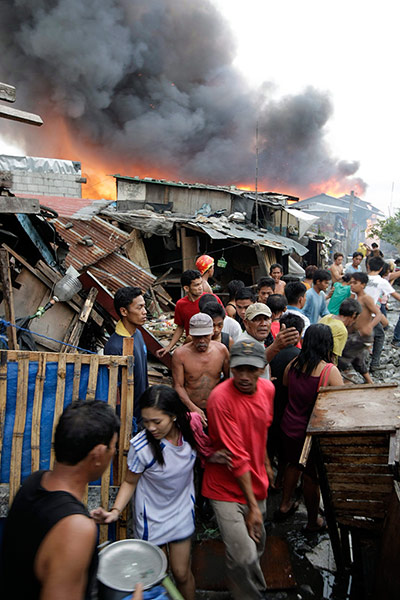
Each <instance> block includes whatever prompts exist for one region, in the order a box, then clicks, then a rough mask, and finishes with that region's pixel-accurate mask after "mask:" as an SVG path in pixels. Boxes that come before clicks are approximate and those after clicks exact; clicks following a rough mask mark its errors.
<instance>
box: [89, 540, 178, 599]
mask: <svg viewBox="0 0 400 600" xmlns="http://www.w3.org/2000/svg"><path fill="white" fill-rule="evenodd" d="M166 570H167V558H166V556H165V554H164V552H163V551H162V550H160V548H158V546H154V545H153V544H150V542H145V541H144V540H120V541H119V542H113V543H112V544H110V545H109V546H106V547H105V548H104V549H103V550H102V551H101V552H100V553H99V568H98V571H97V578H98V580H99V581H100V582H101V583H102V584H103V585H106V586H107V587H109V588H112V589H114V590H118V591H120V592H132V591H133V590H134V589H135V586H136V584H137V583H142V584H143V587H144V589H149V588H151V587H153V586H154V585H156V584H157V583H159V582H160V581H161V580H162V579H163V578H164V576H165V572H166Z"/></svg>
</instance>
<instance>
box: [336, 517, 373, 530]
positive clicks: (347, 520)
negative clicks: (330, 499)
mask: <svg viewBox="0 0 400 600" xmlns="http://www.w3.org/2000/svg"><path fill="white" fill-rule="evenodd" d="M383 519H384V517H380V518H379V519H378V518H376V519H373V518H371V517H363V518H360V517H356V516H354V517H352V516H351V515H348V514H339V515H337V520H338V523H339V524H340V525H344V526H346V527H355V528H360V529H367V530H368V531H377V532H380V531H381V530H382V523H383Z"/></svg>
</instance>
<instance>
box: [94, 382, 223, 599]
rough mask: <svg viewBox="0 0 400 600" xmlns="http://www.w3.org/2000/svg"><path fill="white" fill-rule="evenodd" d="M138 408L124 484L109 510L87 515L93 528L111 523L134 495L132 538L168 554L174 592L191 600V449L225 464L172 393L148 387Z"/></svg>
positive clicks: (197, 419) (197, 421) (197, 418)
mask: <svg viewBox="0 0 400 600" xmlns="http://www.w3.org/2000/svg"><path fill="white" fill-rule="evenodd" d="M139 404H140V409H141V413H142V420H143V425H144V430H142V431H141V432H139V433H138V434H137V435H135V437H134V438H133V439H132V440H131V441H130V449H129V453H128V459H127V463H128V469H127V472H126V477H125V481H124V482H123V483H122V485H121V487H120V489H119V492H118V495H117V497H116V499H115V502H114V506H113V507H112V509H111V510H110V511H106V510H104V509H103V508H97V509H95V510H94V511H92V513H91V514H92V516H93V517H94V519H95V520H96V522H98V523H112V522H113V521H117V519H118V518H119V516H120V514H121V512H122V511H123V509H124V508H125V506H126V505H127V504H128V502H129V500H130V499H131V498H132V496H133V495H134V494H135V499H134V530H135V536H136V537H137V538H140V539H143V540H147V541H149V542H151V543H153V544H155V545H157V546H160V547H162V548H163V549H164V550H165V552H167V553H168V557H169V563H170V567H171V570H172V573H173V575H174V578H175V581H176V583H177V587H178V589H179V590H180V592H181V594H182V595H183V596H184V598H185V599H186V600H194V595H195V582H194V578H193V574H192V571H191V564H190V549H191V536H192V534H193V532H194V528H195V523H194V501H195V498H194V485H193V466H194V462H195V459H196V447H197V448H198V449H199V451H201V452H202V453H203V455H204V456H207V457H208V460H214V461H217V462H226V459H225V458H224V455H223V453H222V454H221V453H215V454H213V450H212V449H211V448H210V447H209V446H208V444H207V439H208V438H207V437H206V436H205V435H204V434H203V430H202V426H201V419H200V415H198V414H197V413H189V412H188V409H187V408H186V406H185V405H184V404H183V403H182V402H181V400H180V398H179V396H178V394H177V392H176V391H175V390H174V389H172V388H170V387H168V386H166V385H155V386H153V387H150V388H148V389H147V390H146V391H145V392H144V393H143V394H142V396H141V397H140V400H139Z"/></svg>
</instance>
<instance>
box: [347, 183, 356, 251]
mask: <svg viewBox="0 0 400 600" xmlns="http://www.w3.org/2000/svg"><path fill="white" fill-rule="evenodd" d="M353 208H354V192H353V190H352V191H351V192H350V204H349V216H348V218H347V247H346V254H347V256H349V255H350V251H351V233H352V231H351V230H352V229H353Z"/></svg>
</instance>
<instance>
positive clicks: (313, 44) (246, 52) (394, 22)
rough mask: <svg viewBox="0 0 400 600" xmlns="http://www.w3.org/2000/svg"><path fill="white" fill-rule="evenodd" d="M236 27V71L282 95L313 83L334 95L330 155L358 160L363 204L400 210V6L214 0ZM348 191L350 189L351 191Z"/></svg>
mask: <svg viewBox="0 0 400 600" xmlns="http://www.w3.org/2000/svg"><path fill="white" fill-rule="evenodd" d="M215 4H216V5H217V6H218V7H219V8H220V10H221V11H222V13H223V14H224V15H225V16H226V18H227V19H228V20H229V22H230V24H231V27H232V29H233V32H234V35H235V38H236V43H237V55H236V59H235V64H236V66H237V67H238V68H239V69H240V70H241V71H242V73H243V74H244V76H245V77H246V78H247V79H248V80H249V81H250V82H251V84H252V85H254V86H257V85H260V83H262V82H263V81H267V82H271V83H272V84H274V88H275V94H276V95H277V97H279V96H283V95H285V94H288V93H298V92H300V91H301V90H303V89H304V88H305V87H306V86H308V85H311V86H314V87H316V88H317V89H319V90H322V91H328V92H329V94H330V97H331V99H332V102H333V107H334V114H333V117H331V119H330V120H329V122H328V124H327V132H326V135H327V139H328V142H329V145H330V147H331V149H332V151H333V152H334V153H335V154H337V155H338V156H340V158H342V159H348V160H358V161H360V168H359V171H357V175H358V176H360V177H362V178H363V179H364V180H365V181H366V182H367V184H368V189H367V192H366V194H365V196H364V197H363V199H365V200H367V201H369V202H371V203H372V204H374V205H375V206H378V207H380V208H382V210H384V212H386V213H388V211H390V210H393V208H394V209H396V208H400V172H399V150H398V146H399V140H400V118H399V113H400V80H399V77H398V74H397V68H396V67H397V58H398V57H399V55H400V53H399V45H400V36H399V34H398V24H399V16H400V5H399V3H398V2H396V1H395V0H394V1H391V0H383V1H380V2H372V1H370V0H350V1H349V0H347V1H343V0H337V1H335V2H332V1H328V0H302V2H299V1H298V0H284V1H281V2H276V1H270V0H246V2H243V0H215ZM349 191H350V190H349Z"/></svg>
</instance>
